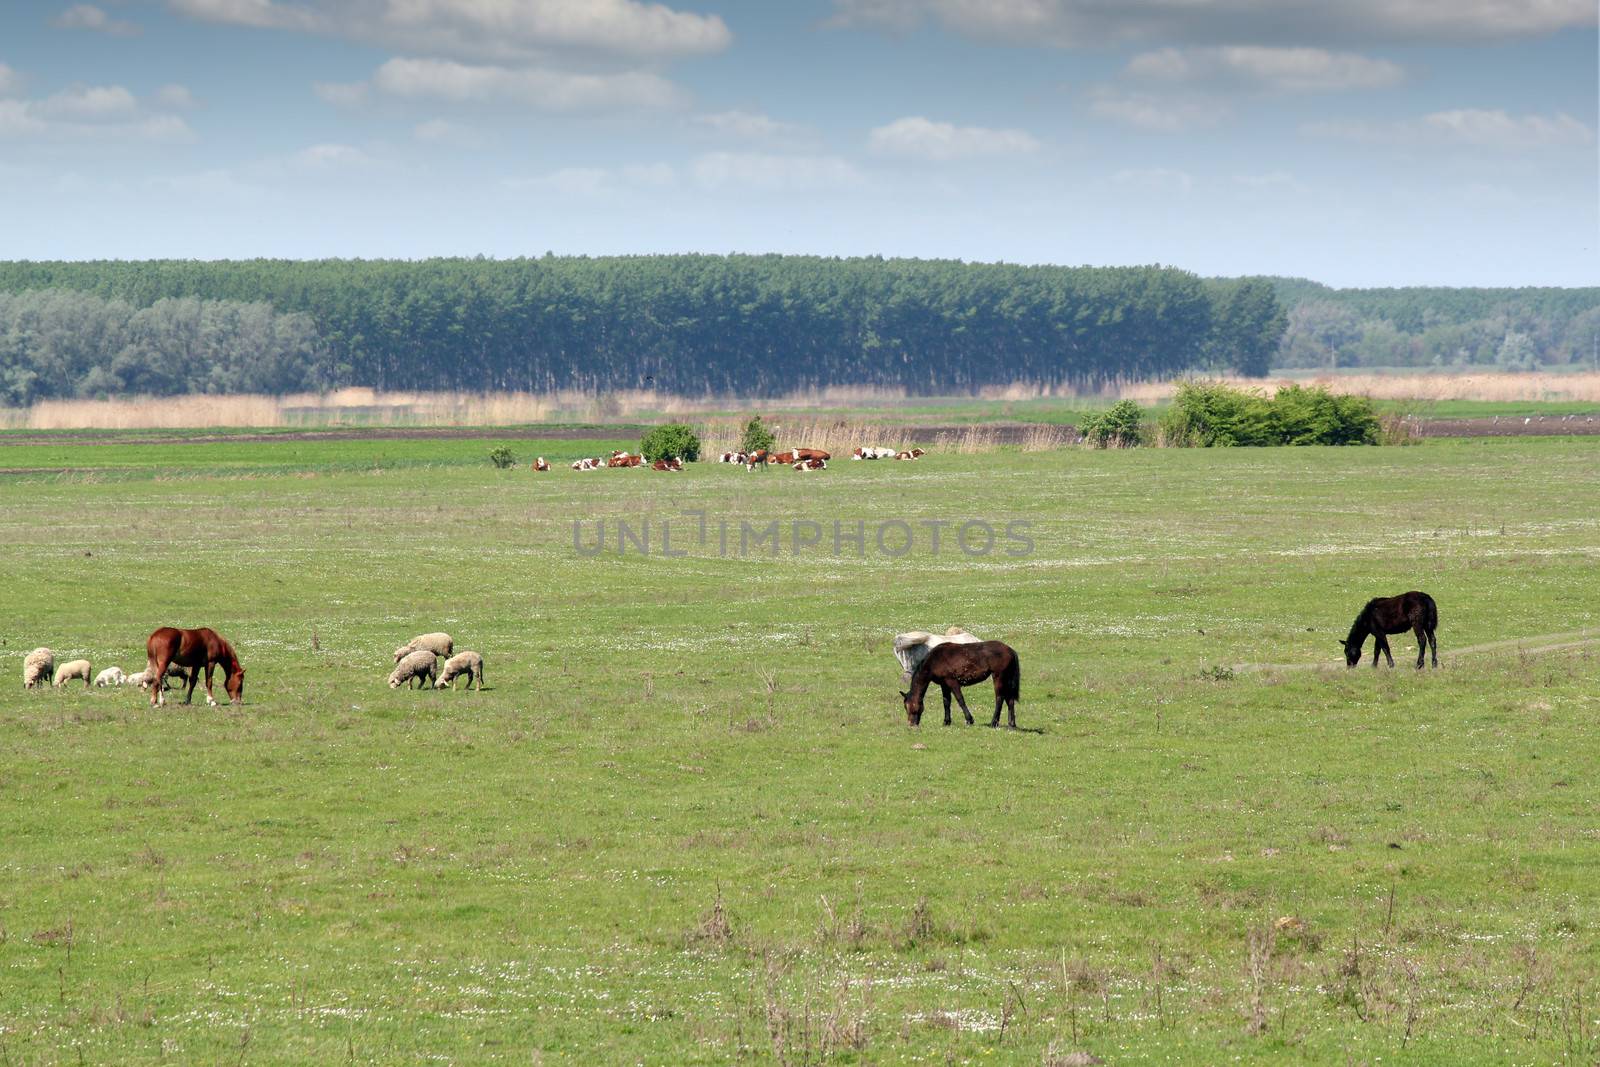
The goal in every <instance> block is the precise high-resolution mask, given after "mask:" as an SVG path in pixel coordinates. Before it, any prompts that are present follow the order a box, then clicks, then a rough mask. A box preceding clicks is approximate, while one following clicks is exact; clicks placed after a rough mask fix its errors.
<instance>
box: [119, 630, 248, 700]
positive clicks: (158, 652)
mask: <svg viewBox="0 0 1600 1067" xmlns="http://www.w3.org/2000/svg"><path fill="white" fill-rule="evenodd" d="M144 648H145V655H146V656H147V657H148V658H149V660H150V677H152V678H160V677H162V676H163V675H165V674H166V672H167V667H168V666H169V665H176V666H178V667H187V668H188V669H189V690H188V692H186V693H185V694H184V696H183V702H184V703H185V704H187V703H189V702H190V701H192V700H193V699H194V686H195V683H196V682H198V681H199V680H200V669H201V668H202V667H203V668H205V672H206V703H207V704H209V705H211V706H212V707H216V706H217V701H216V698H215V697H213V696H212V695H211V671H212V669H213V668H215V667H219V666H220V667H221V668H222V685H223V688H225V689H227V691H228V699H229V700H230V701H231V702H233V703H235V704H237V703H239V702H240V701H242V700H243V699H244V668H243V667H241V666H239V657H238V656H236V655H234V654H233V646H232V645H230V644H228V641H227V639H226V638H225V637H223V636H222V635H221V634H219V633H217V631H215V630H212V629H210V628H208V627H205V626H202V627H200V629H198V630H178V629H174V628H173V627H171V626H163V627H161V629H159V630H157V631H156V632H155V633H153V634H151V635H150V640H148V641H146V642H145V645H144ZM166 702H167V698H166V694H164V693H163V692H162V687H161V686H159V685H158V686H154V687H152V689H151V691H150V705H151V706H152V707H160V706H161V705H163V704H165V703H166Z"/></svg>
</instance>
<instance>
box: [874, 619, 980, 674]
mask: <svg viewBox="0 0 1600 1067" xmlns="http://www.w3.org/2000/svg"><path fill="white" fill-rule="evenodd" d="M982 640H983V638H981V637H974V636H972V635H971V634H969V633H967V631H965V630H963V629H962V628H961V627H959V626H952V627H950V628H949V629H948V630H946V631H945V632H944V633H943V634H942V635H941V634H930V633H928V632H927V631H926V630H912V631H911V632H910V633H903V634H896V635H895V639H894V658H895V659H897V660H899V661H900V666H901V667H903V668H905V671H904V673H903V674H901V675H900V681H901V683H902V684H905V683H907V682H909V681H910V680H911V676H912V675H913V674H914V673H916V670H917V666H918V665H919V664H921V663H922V661H923V660H924V659H926V658H927V657H928V653H929V652H932V651H933V650H934V649H935V648H938V647H939V646H940V645H946V644H957V645H972V644H977V643H978V642H980V641H982Z"/></svg>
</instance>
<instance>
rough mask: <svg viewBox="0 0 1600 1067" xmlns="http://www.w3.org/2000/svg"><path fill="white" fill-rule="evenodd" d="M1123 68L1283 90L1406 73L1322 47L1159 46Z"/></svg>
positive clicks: (1373, 81)
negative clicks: (1160, 47) (1159, 47)
mask: <svg viewBox="0 0 1600 1067" xmlns="http://www.w3.org/2000/svg"><path fill="white" fill-rule="evenodd" d="M1128 73H1129V74H1131V75H1134V76H1135V77H1140V78H1148V79H1151V80H1155V81H1166V82H1184V83H1216V84H1223V85H1239V86H1242V87H1246V88H1261V89H1270V90H1279V91H1287V92H1326V91H1332V90H1341V89H1381V88H1385V87H1387V86H1391V85H1396V84H1398V83H1399V82H1400V81H1401V80H1402V79H1404V77H1405V71H1404V69H1403V68H1401V67H1400V65H1399V64H1397V63H1391V62H1389V61H1388V60H1386V59H1372V58H1369V57H1367V56H1362V55H1356V54H1355V53H1353V52H1330V51H1328V50H1326V49H1323V48H1268V47H1262V46H1259V45H1230V46H1227V47H1220V48H1162V49H1159V50H1157V51H1154V52H1143V53H1141V54H1139V55H1136V56H1134V57H1133V59H1131V60H1130V61H1129V62H1128Z"/></svg>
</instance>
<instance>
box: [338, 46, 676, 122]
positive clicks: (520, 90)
mask: <svg viewBox="0 0 1600 1067" xmlns="http://www.w3.org/2000/svg"><path fill="white" fill-rule="evenodd" d="M371 84H372V86H373V88H375V89H377V90H378V91H380V92H383V93H387V94H389V95H391V96H398V97H406V98H412V99H436V100H449V101H452V102H456V103H466V102H483V101H493V100H500V101H510V102H512V103H517V104H523V105H527V106H529V107H533V108H537V109H538V110H540V111H551V112H587V111H610V110H631V109H654V108H673V107H680V106H682V105H684V104H685V103H686V102H687V94H686V93H684V91H683V90H682V89H680V88H679V87H678V86H676V85H674V84H673V83H672V82H670V81H668V80H666V79H665V78H662V77H661V76H659V75H656V74H649V73H644V72H642V71H623V72H621V73H617V74H573V73H569V72H566V71H558V70H544V69H513V68H508V67H499V66H474V65H470V64H466V63H457V62H454V61H453V60H447V59H410V58H396V59H391V60H389V61H388V62H387V63H385V64H383V66H381V67H379V68H378V70H377V72H376V73H375V74H374V75H373V77H372V83H371ZM319 91H322V90H321V89H319ZM324 98H325V99H326V98H327V94H326V92H324Z"/></svg>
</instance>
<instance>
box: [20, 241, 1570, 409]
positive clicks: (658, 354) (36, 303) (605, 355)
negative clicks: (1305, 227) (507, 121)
mask: <svg viewBox="0 0 1600 1067" xmlns="http://www.w3.org/2000/svg"><path fill="white" fill-rule="evenodd" d="M1597 307H1600V290H1594V289H1582V290H1561V289H1526V290H1486V289H1394V290H1333V289H1328V288H1326V287H1324V286H1319V285H1317V284H1316V283H1314V282H1306V281H1302V280H1299V279H1284V278H1240V279H1203V278H1200V277H1198V276H1196V275H1194V274H1192V273H1189V272H1187V271H1182V270H1178V269H1175V268H1170V267H1159V266H1152V267H1023V266H1014V265H1009V264H980V263H962V262H956V261H939V260H905V259H882V258H861V259H830V258H819V257H808V256H708V255H682V256H619V257H601V258H589V257H556V256H546V257H543V258H539V259H514V260H489V259H482V258H479V259H430V260H419V261H399V260H377V261H369V260H316V261H290V260H239V261H218V262H202V261H185V260H163V261H145V262H132V261H114V262H70V263H69V262H9V263H0V404H12V405H20V404H27V403H31V402H32V401H35V400H39V399H45V398H51V397H71V396H104V395H110V394H116V393H124V392H128V393H152V394H158V395H159V394H168V393H177V392H189V391H195V392H213V393H222V392H268V393H284V392H292V391H300V390H305V389H323V388H333V387H338V386H343V385H366V386H372V387H375V388H379V389H403V390H424V389H434V388H449V389H464V390H491V389H525V390H531V391H546V390H552V389H563V388H566V389H584V390H595V391H599V390H609V389H622V388H635V387H646V386H648V387H655V388H658V389H661V390H664V391H671V392H680V393H686V394H706V393H729V394H745V395H762V394H769V395H770V394H777V393H783V392H788V391H791V390H795V389H803V388H808V387H814V386H826V385H838V384H862V385H875V386H888V387H902V388H904V389H906V390H907V391H909V392H911V393H915V394H928V393H964V392H969V391H971V390H974V389H977V388H979V387H981V386H985V385H993V384H1004V383H1010V382H1015V381H1028V382H1037V383H1044V384H1058V383H1070V384H1074V385H1080V386H1093V385H1096V384H1099V383H1103V382H1107V381H1114V380H1129V379H1147V378H1159V377H1170V376H1172V375H1175V374H1180V373H1183V372H1186V371H1192V370H1234V371H1239V372H1242V373H1245V374H1257V375H1259V374H1265V373H1266V372H1267V370H1268V368H1269V367H1270V366H1318V367H1320V366H1352V365H1367V366H1372V365H1378V364H1382V365H1386V366H1394V365H1442V364H1455V363H1491V364H1499V365H1502V366H1532V365H1539V364H1547V363H1566V362H1571V361H1574V360H1579V359H1586V358H1587V357H1588V355H1589V351H1590V348H1591V346H1592V343H1593V342H1592V339H1591V334H1593V333H1594V332H1595V331H1596V329H1597V328H1600V311H1597Z"/></svg>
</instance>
